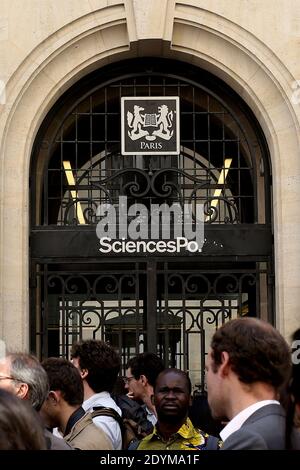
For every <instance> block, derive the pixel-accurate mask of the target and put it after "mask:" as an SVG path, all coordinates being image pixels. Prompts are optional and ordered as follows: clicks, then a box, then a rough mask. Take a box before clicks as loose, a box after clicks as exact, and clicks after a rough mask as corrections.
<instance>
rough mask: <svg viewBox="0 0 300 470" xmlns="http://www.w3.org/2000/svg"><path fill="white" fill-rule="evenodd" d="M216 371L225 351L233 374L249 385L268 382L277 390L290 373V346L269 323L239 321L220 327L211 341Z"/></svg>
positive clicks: (254, 320) (239, 319)
mask: <svg viewBox="0 0 300 470" xmlns="http://www.w3.org/2000/svg"><path fill="white" fill-rule="evenodd" d="M211 348H212V358H213V361H214V363H213V370H214V372H216V371H217V370H218V368H219V366H220V365H221V362H222V352H223V351H226V352H227V353H228V355H229V361H230V365H231V368H232V370H233V372H235V374H236V375H237V376H238V378H239V380H240V381H241V382H243V383H246V384H251V383H254V382H258V381H260V382H265V383H268V384H270V385H272V386H273V387H274V388H275V389H278V388H279V387H281V386H282V385H283V384H285V383H287V381H288V379H289V377H290V371H291V356H290V350H289V346H288V344H287V343H286V341H285V340H284V338H283V337H282V336H281V334H280V333H279V332H278V331H277V330H276V329H275V328H274V327H273V326H272V325H271V324H269V323H267V322H265V321H263V320H259V319H257V318H238V319H235V320H231V321H229V322H227V323H225V324H224V325H223V326H221V327H220V328H219V329H218V330H217V331H216V332H215V334H214V336H213V338H212V342H211Z"/></svg>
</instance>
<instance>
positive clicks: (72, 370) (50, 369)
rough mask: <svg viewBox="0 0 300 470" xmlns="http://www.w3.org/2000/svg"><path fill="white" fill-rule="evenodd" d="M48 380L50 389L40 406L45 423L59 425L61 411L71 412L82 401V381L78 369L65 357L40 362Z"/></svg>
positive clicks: (49, 425)
mask: <svg viewBox="0 0 300 470" xmlns="http://www.w3.org/2000/svg"><path fill="white" fill-rule="evenodd" d="M42 366H43V367H44V369H45V371H46V374H47V376H48V380H49V386H50V391H49V393H48V397H47V399H46V400H45V402H44V404H43V406H42V416H43V419H44V421H45V423H46V425H47V426H48V427H50V428H54V427H57V426H60V425H61V419H62V413H66V410H67V409H68V410H69V413H70V414H72V410H74V411H75V410H76V409H78V408H79V407H80V406H81V404H82V402H83V383H82V379H81V377H80V374H79V371H78V369H76V367H75V366H74V365H73V364H72V363H71V362H70V361H68V360H67V359H63V358H56V357H50V358H49V359H46V360H45V361H43V362H42Z"/></svg>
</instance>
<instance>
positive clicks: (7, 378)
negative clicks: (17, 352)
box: [0, 375, 18, 380]
mask: <svg viewBox="0 0 300 470" xmlns="http://www.w3.org/2000/svg"><path fill="white" fill-rule="evenodd" d="M0 380H18V379H14V378H13V377H9V376H8V375H0Z"/></svg>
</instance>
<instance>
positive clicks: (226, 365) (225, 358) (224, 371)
mask: <svg viewBox="0 0 300 470" xmlns="http://www.w3.org/2000/svg"><path fill="white" fill-rule="evenodd" d="M229 371H230V359H229V354H228V352H227V351H222V353H221V365H220V367H219V372H220V373H221V375H223V376H227V375H228V374H229Z"/></svg>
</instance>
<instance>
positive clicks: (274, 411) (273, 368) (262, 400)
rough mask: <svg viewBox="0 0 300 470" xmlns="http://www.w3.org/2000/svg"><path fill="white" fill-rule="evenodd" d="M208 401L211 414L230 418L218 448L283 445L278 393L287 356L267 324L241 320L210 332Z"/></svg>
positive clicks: (282, 342) (285, 374) (285, 375)
mask: <svg viewBox="0 0 300 470" xmlns="http://www.w3.org/2000/svg"><path fill="white" fill-rule="evenodd" d="M206 370H207V391H208V403H209V405H210V408H211V410H212V415H213V417H214V418H217V419H221V420H223V421H224V420H229V422H228V424H227V425H226V426H225V428H224V429H223V430H222V431H221V433H220V436H221V438H222V440H223V442H224V444H223V447H222V450H243V449H244V450H268V449H269V450H271V449H284V448H285V422H286V418H285V412H284V410H283V408H282V407H281V405H280V403H279V401H278V397H279V389H280V388H281V387H282V386H283V385H284V384H285V383H286V382H287V380H288V378H289V376H290V370H291V356H290V351H289V347H288V345H287V343H286V342H285V340H284V338H283V337H282V336H281V335H280V333H279V332H278V331H277V330H276V329H275V328H273V327H272V326H271V325H270V324H269V323H266V322H264V321H262V320H258V319H256V318H239V319H236V320H232V321H229V322H227V323H226V324H224V325H223V326H222V327H221V328H219V329H218V330H217V331H216V333H215V334H214V336H213V338H212V342H211V350H210V352H209V354H208V358H207V363H206Z"/></svg>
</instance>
